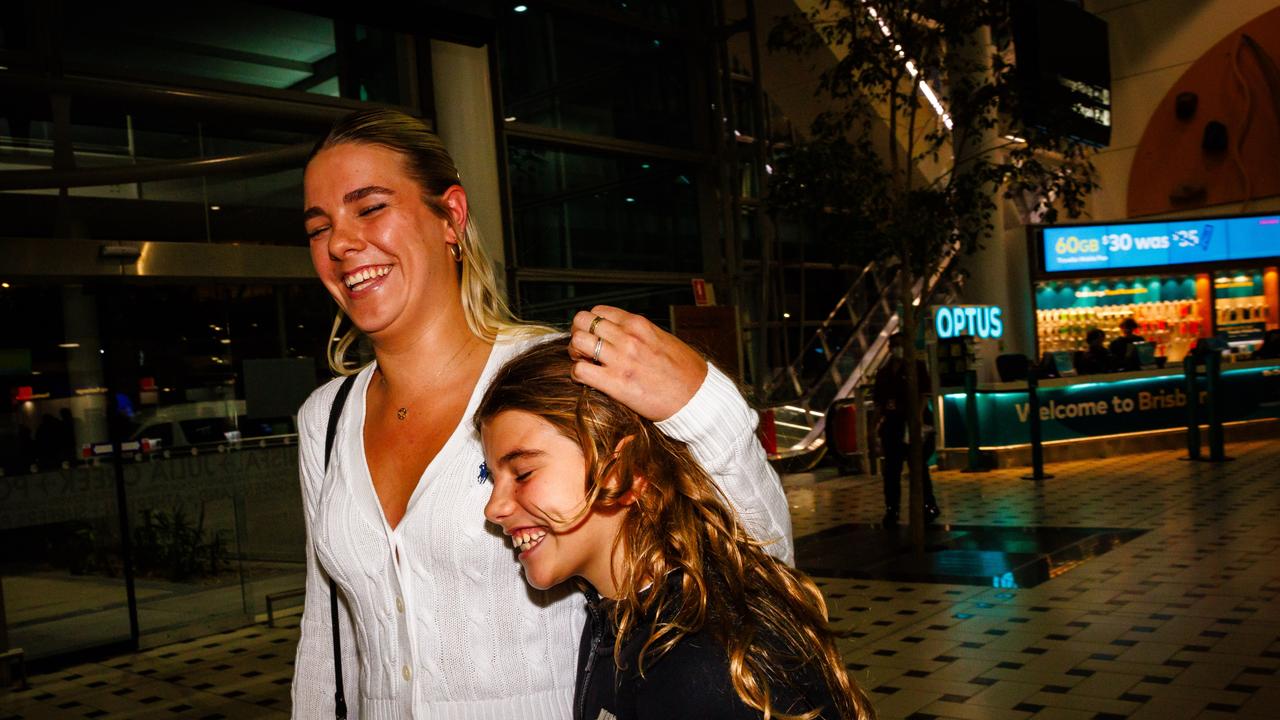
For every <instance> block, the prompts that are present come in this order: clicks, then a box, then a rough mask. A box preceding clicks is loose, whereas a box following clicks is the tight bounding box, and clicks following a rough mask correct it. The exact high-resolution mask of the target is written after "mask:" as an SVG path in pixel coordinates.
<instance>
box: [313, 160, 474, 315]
mask: <svg viewBox="0 0 1280 720" xmlns="http://www.w3.org/2000/svg"><path fill="white" fill-rule="evenodd" d="M303 189H304V194H305V198H306V201H305V204H304V206H305V207H306V211H305V213H304V219H305V222H306V229H307V235H308V236H309V238H310V241H311V261H312V264H313V265H314V266H315V269H316V274H317V275H318V276H319V277H320V280H321V282H323V283H324V285H325V287H326V288H327V289H328V290H329V293H330V294H331V295H333V298H334V299H335V300H336V301H337V302H338V306H339V307H341V308H342V310H343V312H344V313H346V314H347V316H348V317H350V318H351V321H352V322H353V323H354V324H355V326H356V327H357V328H359V329H360V330H361V331H362V332H364V333H365V334H368V335H370V336H372V337H374V338H375V339H376V338H377V337H378V335H379V334H380V333H384V332H386V331H388V330H392V331H394V330H395V329H396V328H400V327H403V326H406V325H412V324H414V323H420V322H423V321H426V320H429V319H430V318H432V317H433V316H434V315H435V314H436V313H438V312H439V308H441V307H442V303H447V302H459V301H458V280H457V272H456V269H455V268H456V264H455V263H454V262H453V258H452V255H451V253H450V251H449V247H448V245H449V244H450V243H453V242H456V241H457V238H456V237H455V236H454V233H453V231H452V229H451V228H450V225H449V222H448V221H447V220H445V219H444V218H442V217H441V216H440V215H437V214H436V213H435V212H433V211H432V209H431V208H430V207H428V206H427V204H426V203H425V202H424V201H423V192H424V191H423V189H422V188H421V187H420V186H419V185H418V183H417V182H415V181H414V179H413V178H412V177H410V176H409V175H408V173H406V172H405V169H404V161H403V158H402V157H401V155H400V154H399V153H398V152H396V151H394V150H391V149H389V148H385V147H382V146H379V145H370V144H364V143H341V144H338V145H334V146H332V147H329V148H326V149H324V150H321V151H320V152H319V153H318V154H316V156H315V157H314V158H312V160H311V162H310V163H308V164H307V169H306V174H305V176H304V179H303ZM441 200H442V202H443V204H444V206H445V207H447V208H448V209H449V211H450V212H451V213H454V214H455V215H457V216H459V217H460V219H461V222H460V223H459V226H461V224H465V222H466V196H465V194H464V193H463V192H462V189H461V188H460V187H458V186H454V187H452V188H450V189H449V190H448V191H446V192H445V194H444V196H443V197H442V198H441ZM455 219H457V218H455Z"/></svg>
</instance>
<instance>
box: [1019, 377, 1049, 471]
mask: <svg viewBox="0 0 1280 720" xmlns="http://www.w3.org/2000/svg"><path fill="white" fill-rule="evenodd" d="M1039 387H1040V379H1039V378H1038V377H1036V371H1035V368H1032V369H1031V372H1029V373H1027V400H1028V405H1027V420H1028V421H1029V422H1030V430H1031V474H1030V475H1023V476H1022V479H1023V480H1048V479H1050V478H1052V477H1053V476H1052V475H1045V474H1044V443H1043V442H1042V440H1041V436H1040V394H1039V392H1037V390H1038V389H1039Z"/></svg>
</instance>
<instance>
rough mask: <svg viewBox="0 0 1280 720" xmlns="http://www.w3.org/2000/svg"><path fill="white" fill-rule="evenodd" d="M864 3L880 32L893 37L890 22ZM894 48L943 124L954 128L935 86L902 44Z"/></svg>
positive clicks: (864, 0) (863, 1)
mask: <svg viewBox="0 0 1280 720" xmlns="http://www.w3.org/2000/svg"><path fill="white" fill-rule="evenodd" d="M862 4H863V5H864V6H866V8H867V14H868V15H870V16H871V18H872V19H873V20H875V21H876V24H877V25H879V26H880V32H882V33H884V36H885V37H887V38H889V39H893V33H892V32H891V31H890V30H889V24H888V23H886V22H885V21H884V20H881V19H880V14H879V13H877V12H876V9H875V8H874V7H872V6H871V5H870V4H869V3H868V2H867V0H862ZM893 50H894V52H896V53H898V57H899V58H901V59H902V60H903V62H904V64H905V65H906V68H907V72H908V73H910V74H911V79H912V80H915V81H916V82H917V84H919V86H920V92H921V94H923V95H924V99H925V100H928V101H929V104H930V105H931V106H933V111H934V112H936V113H937V114H938V117H940V118H942V124H943V125H946V126H947V129H948V130H950V129H952V123H951V116H950V115H948V114H947V110H946V108H944V107H942V101H941V100H939V99H938V96H937V95H936V94H935V93H934V92H933V88H931V87H929V83H927V82H925V81H924V80H923V79H921V78H920V77H919V75H920V71H919V70H917V69H916V64H915V63H913V62H911V61H910V60H907V54H906V53H905V52H903V50H902V46H901V45H898V44H897V43H894V45H893Z"/></svg>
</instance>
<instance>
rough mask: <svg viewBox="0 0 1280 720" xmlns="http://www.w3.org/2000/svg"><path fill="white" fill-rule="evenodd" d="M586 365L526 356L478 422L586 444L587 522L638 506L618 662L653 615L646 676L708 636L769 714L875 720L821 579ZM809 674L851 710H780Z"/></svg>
mask: <svg viewBox="0 0 1280 720" xmlns="http://www.w3.org/2000/svg"><path fill="white" fill-rule="evenodd" d="M572 365H573V360H571V359H570V357H569V352H568V339H567V338H560V339H554V340H550V341H548V342H544V343H539V344H538V345H535V346H534V347H532V348H530V349H528V350H526V351H525V352H523V353H522V354H520V355H519V356H517V357H516V358H514V359H512V360H511V361H509V362H508V363H507V364H506V365H505V366H504V367H503V368H502V369H501V370H499V371H498V373H497V375H496V376H495V377H494V379H493V382H492V383H491V384H490V385H489V388H488V390H487V391H486V392H485V395H484V399H483V400H482V401H481V402H480V407H479V409H478V410H477V411H476V414H475V425H476V428H477V429H479V428H480V427H481V426H482V425H483V423H484V422H485V421H486V420H487V419H489V418H492V417H494V416H496V415H497V414H499V413H501V412H503V411H507V410H522V411H524V412H528V413H531V414H533V415H535V416H537V417H540V418H542V419H543V420H546V421H547V422H549V423H551V425H552V426H554V427H555V428H556V429H557V430H559V431H560V432H561V433H562V434H563V435H564V436H565V437H567V438H569V439H570V440H573V441H574V442H576V443H577V444H578V445H579V446H580V447H581V448H582V453H583V455H584V457H585V459H586V467H587V477H586V503H585V505H584V510H583V513H584V514H585V513H586V512H590V511H591V510H592V509H596V508H600V509H604V508H610V507H618V506H620V505H623V504H626V503H630V504H629V505H628V512H627V514H626V518H625V519H624V521H623V526H622V530H621V531H620V532H619V535H618V537H617V538H615V540H614V545H613V548H612V549H611V551H612V552H619V551H620V552H622V553H623V562H622V563H621V566H622V568H623V570H622V577H621V578H614V580H615V583H616V587H617V589H618V593H619V597H618V598H617V602H616V603H614V604H613V619H614V622H616V623H617V627H618V639H617V641H616V642H615V644H614V659H615V662H619V663H620V655H621V651H622V646H623V641H624V640H625V639H627V638H628V637H629V636H630V635H631V633H633V632H634V631H636V630H637V626H638V624H639V623H640V622H641V621H642V619H643V618H646V617H656V618H658V619H659V620H658V621H657V622H655V623H654V624H653V625H652V627H651V628H650V634H649V636H648V638H647V640H646V642H645V643H644V645H643V648H642V649H641V652H640V657H639V661H638V668H637V670H638V671H639V672H640V673H641V674H643V672H644V669H645V667H646V666H650V667H651V666H652V663H654V662H656V661H657V660H658V659H659V658H661V657H662V656H663V655H664V654H665V653H666V652H667V651H668V650H670V649H671V648H672V647H674V646H675V645H676V644H677V643H679V642H680V640H681V639H682V638H684V637H685V636H686V635H688V634H691V633H694V632H698V631H699V630H702V629H704V628H705V629H706V630H708V631H709V632H710V634H711V636H712V637H713V638H715V639H716V641H717V642H719V643H721V644H722V645H723V647H724V648H725V649H726V651H727V653H728V659H729V670H730V675H731V677H732V681H733V686H734V689H735V690H736V691H737V693H738V696H739V697H741V698H742V701H743V702H744V703H746V704H747V705H749V706H751V707H753V708H755V709H757V710H759V711H760V712H761V713H763V715H764V717H765V718H766V719H769V718H779V719H781V720H793V719H794V720H799V719H804V720H809V719H811V718H816V717H826V718H833V717H840V718H848V719H855V718H856V719H857V720H871V719H872V718H873V717H874V712H873V710H872V707H871V703H870V701H869V700H868V699H867V696H866V694H865V693H864V692H863V691H862V690H861V689H860V688H858V686H857V685H856V683H855V682H854V681H853V680H852V679H851V678H849V677H848V676H847V675H846V673H845V671H844V665H843V663H842V661H841V659H840V653H839V651H838V650H837V648H836V642H835V635H834V633H833V632H832V630H831V628H830V626H829V625H828V623H827V612H826V603H825V602H824V600H823V598H822V593H821V592H820V591H819V590H818V588H817V586H816V585H814V584H813V581H812V580H810V579H809V578H808V577H806V576H805V575H804V574H803V573H801V572H799V571H797V570H795V569H794V568H791V567H789V566H787V565H786V564H785V563H783V562H780V561H778V560H776V559H775V558H773V557H771V556H770V555H769V554H768V553H767V552H765V550H764V546H765V543H764V542H761V541H758V540H755V539H752V538H751V537H750V536H749V535H748V534H747V533H746V532H745V530H744V529H743V527H742V525H741V523H740V522H739V521H738V517H737V515H736V513H734V511H733V510H732V509H730V507H729V505H728V503H727V502H726V500H725V499H724V497H723V496H722V495H721V494H720V492H719V490H718V489H717V487H716V485H715V483H714V482H713V481H712V479H711V477H710V476H709V475H708V474H707V472H706V471H705V470H703V469H702V467H701V465H699V464H698V462H697V461H696V460H694V458H693V456H692V455H691V454H690V452H689V449H688V448H687V447H686V446H685V444H684V443H682V442H679V441H677V440H673V439H671V438H669V437H667V436H666V435H664V434H663V433H662V432H661V431H660V430H658V428H657V427H656V426H655V425H654V423H653V422H651V421H649V420H647V419H645V418H644V417H641V416H640V415H638V414H636V413H635V412H634V411H632V410H631V409H630V408H627V407H626V406H624V405H622V404H621V403H619V402H616V401H615V400H613V399H612V398H610V397H609V396H607V395H605V394H604V393H601V392H599V391H597V390H594V389H591V388H589V387H587V386H585V385H581V384H579V383H577V382H575V381H574V380H573V379H572V378H571V375H570V370H571V368H572ZM624 440H625V442H623V441H624ZM615 448H618V449H617V450H615ZM641 479H642V480H641ZM638 481H639V482H638ZM633 490H634V491H635V492H634V493H633V492H632V491H633ZM672 572H679V573H680V577H681V587H680V589H679V592H673V591H672V590H671V588H669V587H668V585H669V584H668V583H664V582H654V581H655V580H660V579H662V578H664V577H667V576H668V575H669V574H670V573H672ZM646 588H648V590H647V591H646ZM803 670H810V671H817V674H818V675H820V676H821V677H822V678H823V679H824V680H825V682H826V685H827V688H828V690H829V691H830V693H831V696H832V698H834V700H835V704H836V706H837V707H835V708H823V709H818V710H812V711H809V712H807V713H803V714H798V715H793V714H786V713H785V712H784V711H785V710H787V708H775V707H774V706H773V703H772V701H771V697H772V693H771V689H772V688H775V687H779V686H782V685H788V684H790V682H794V678H795V677H797V676H798V673H799V672H801V671H803Z"/></svg>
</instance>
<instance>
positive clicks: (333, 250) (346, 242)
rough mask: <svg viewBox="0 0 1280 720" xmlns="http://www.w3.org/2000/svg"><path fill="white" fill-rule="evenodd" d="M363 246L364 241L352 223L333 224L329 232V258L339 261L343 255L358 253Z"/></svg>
mask: <svg viewBox="0 0 1280 720" xmlns="http://www.w3.org/2000/svg"><path fill="white" fill-rule="evenodd" d="M364 246H365V242H364V239H363V238H362V237H361V236H360V233H359V232H358V231H357V229H356V227H355V226H354V225H353V224H352V223H349V222H341V223H340V222H337V221H335V222H334V223H333V228H332V230H331V231H330V232H329V257H331V258H333V259H334V260H341V259H342V257H343V256H344V255H348V254H350V253H353V252H359V251H360V250H362V249H363V248H364Z"/></svg>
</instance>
